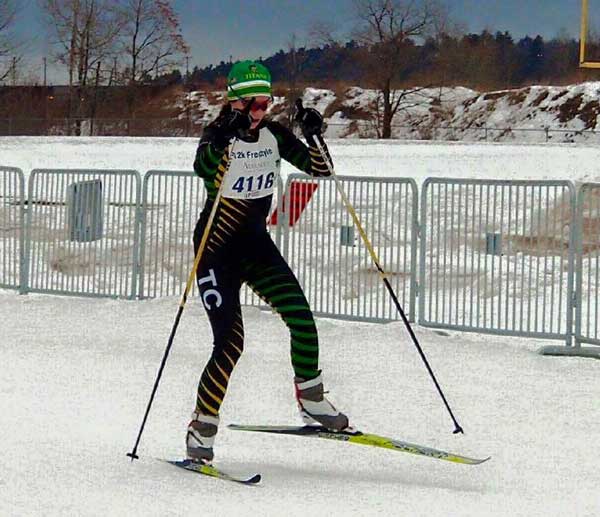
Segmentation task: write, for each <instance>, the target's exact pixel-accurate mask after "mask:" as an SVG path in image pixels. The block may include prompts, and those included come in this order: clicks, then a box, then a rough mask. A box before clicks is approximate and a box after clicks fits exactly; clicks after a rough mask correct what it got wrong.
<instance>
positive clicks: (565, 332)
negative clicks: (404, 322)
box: [419, 178, 575, 343]
mask: <svg viewBox="0 0 600 517" xmlns="http://www.w3.org/2000/svg"><path fill="white" fill-rule="evenodd" d="M574 221H575V188H574V186H573V184H572V183H571V182H568V181H493V180H451V179H438V178H429V179H427V180H426V181H425V183H424V185H423V193H422V201H421V228H422V231H421V261H420V262H421V263H420V283H421V285H420V294H421V296H420V311H419V314H420V319H419V322H420V323H421V324H423V325H425V326H429V327H437V328H453V329H457V330H465V331H477V332H488V333H498V334H507V335H519V336H536V337H542V338H553V339H565V341H567V342H568V343H570V340H571V334H572V314H573V311H572V308H573V300H572V296H571V295H570V293H572V292H573V271H574V264H573V262H574V255H573V234H574V232H573V231H572V230H573V222H574Z"/></svg>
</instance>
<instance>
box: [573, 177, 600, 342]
mask: <svg viewBox="0 0 600 517" xmlns="http://www.w3.org/2000/svg"><path fill="white" fill-rule="evenodd" d="M577 215H578V217H577V223H578V224H577V235H578V238H577V261H578V263H577V289H576V292H577V307H576V328H575V340H576V343H591V344H595V345H600V183H584V184H583V185H582V186H581V190H580V191H579V197H578V214H577Z"/></svg>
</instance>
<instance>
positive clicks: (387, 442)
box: [228, 424, 490, 465]
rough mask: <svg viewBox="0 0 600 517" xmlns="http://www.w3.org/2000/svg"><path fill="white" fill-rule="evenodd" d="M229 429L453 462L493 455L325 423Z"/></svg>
mask: <svg viewBox="0 0 600 517" xmlns="http://www.w3.org/2000/svg"><path fill="white" fill-rule="evenodd" d="M228 427H229V429H232V430H234V431H254V432H259V433H272V434H279V435H288V436H304V437H309V438H322V439H324V440H335V441H339V442H345V443H355V444H358V445H366V446H369V447H379V448H382V449H388V450H392V451H400V452H408V453H410V454H416V455H418V456H426V457H428V458H436V459H438V460H445V461H451V462H453V463H462V464H464V465H479V464H480V463H484V462H486V461H487V460H489V459H490V458H489V457H488V458H484V459H475V458H469V457H467V456H462V455H460V454H454V453H451V452H446V451H441V450H439V449H434V448H432V447H426V446H424V445H417V444H414V443H409V442H404V441H402V440H396V439H393V438H386V437H385V436H380V435H377V434H372V433H363V432H361V431H351V432H348V431H330V430H328V429H325V428H324V427H318V426H308V425H307V426H285V425H282V426H278V425H240V424H229V425H228Z"/></svg>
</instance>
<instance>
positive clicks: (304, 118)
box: [294, 99, 323, 140]
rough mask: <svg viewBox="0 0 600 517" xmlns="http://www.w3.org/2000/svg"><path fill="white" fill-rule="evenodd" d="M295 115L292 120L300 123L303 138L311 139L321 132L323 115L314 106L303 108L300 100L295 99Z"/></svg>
mask: <svg viewBox="0 0 600 517" xmlns="http://www.w3.org/2000/svg"><path fill="white" fill-rule="evenodd" d="M296 108H297V109H298V111H297V112H296V116H295V117H294V120H295V121H296V122H298V124H300V129H302V134H303V135H304V138H306V139H307V140H308V139H312V138H313V137H314V136H315V135H319V134H321V130H322V129H323V115H321V114H320V113H319V112H318V111H317V110H316V109H314V108H305V107H304V106H302V101H301V100H300V99H298V101H296Z"/></svg>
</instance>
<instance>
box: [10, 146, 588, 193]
mask: <svg viewBox="0 0 600 517" xmlns="http://www.w3.org/2000/svg"><path fill="white" fill-rule="evenodd" d="M197 142H198V141H197V139H194V138H121V137H82V138H69V137H3V138H1V139H0V165H5V166H12V167H19V168H21V169H22V170H23V172H25V173H26V175H28V174H29V172H30V171H31V170H32V169H34V168H93V169H103V168H108V169H135V170H137V171H138V172H140V173H141V174H142V175H143V174H144V173H145V172H146V171H148V170H151V169H161V170H192V164H193V161H194V155H195V152H196V146H197ZM328 145H329V148H330V151H331V154H332V157H333V159H334V162H335V166H336V171H337V173H338V174H340V175H350V176H381V177H410V178H414V179H415V180H416V181H417V182H418V183H420V182H422V181H423V180H424V179H425V178H427V177H429V176H441V177H450V178H484V179H485V178H488V179H497V178H502V179H561V180H563V179H571V180H576V181H598V180H600V173H598V172H597V164H598V161H599V160H600V148H598V147H595V146H590V145H586V144H529V145H521V144H492V143H478V144H473V143H459V142H443V143H442V142H437V143H434V142H410V141H408V142H407V141H389V142H385V143H382V142H381V141H380V140H352V139H338V140H336V139H333V140H329V141H328ZM294 171H295V169H294V168H293V167H292V166H290V165H289V164H288V163H287V162H283V164H282V175H283V176H286V175H287V174H289V173H291V172H294Z"/></svg>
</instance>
